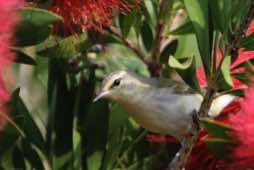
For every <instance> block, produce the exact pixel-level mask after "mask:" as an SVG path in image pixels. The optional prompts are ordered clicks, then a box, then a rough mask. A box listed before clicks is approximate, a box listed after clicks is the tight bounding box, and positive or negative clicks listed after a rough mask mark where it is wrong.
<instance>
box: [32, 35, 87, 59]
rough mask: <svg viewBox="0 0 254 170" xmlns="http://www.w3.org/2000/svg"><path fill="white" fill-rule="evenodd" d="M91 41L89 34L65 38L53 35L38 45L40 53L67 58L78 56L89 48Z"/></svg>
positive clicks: (37, 49) (41, 54) (37, 48)
mask: <svg viewBox="0 0 254 170" xmlns="http://www.w3.org/2000/svg"><path fill="white" fill-rule="evenodd" d="M90 46H91V43H90V42H89V41H88V39H87V35H86V34H85V33H84V34H80V35H72V36H69V37H66V38H64V39H58V38H56V37H51V38H50V39H48V40H47V41H45V42H44V43H41V44H39V45H37V46H36V51H37V53H38V55H40V56H45V57H51V58H58V57H59V58H65V59H69V58H71V57H74V56H77V55H78V54H80V53H82V52H83V51H85V50H87V49H88V48H89V47H90Z"/></svg>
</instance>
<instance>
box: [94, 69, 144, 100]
mask: <svg viewBox="0 0 254 170" xmlns="http://www.w3.org/2000/svg"><path fill="white" fill-rule="evenodd" d="M145 81H146V78H144V77H142V76H138V75H136V74H135V73H132V72H130V71H125V70H121V71H116V72H113V73H111V74H109V75H108V76H106V77H105V79H104V80H103V82H102V87H101V90H100V92H99V94H98V95H97V96H96V98H95V99H94V102H95V101H97V100H99V99H101V98H108V99H112V100H122V99H123V98H124V99H127V98H128V97H130V96H133V95H135V92H136V90H138V89H142V88H144V87H147V86H148V84H147V83H145ZM130 100H131V99H130Z"/></svg>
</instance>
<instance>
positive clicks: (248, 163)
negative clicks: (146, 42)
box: [186, 87, 254, 170]
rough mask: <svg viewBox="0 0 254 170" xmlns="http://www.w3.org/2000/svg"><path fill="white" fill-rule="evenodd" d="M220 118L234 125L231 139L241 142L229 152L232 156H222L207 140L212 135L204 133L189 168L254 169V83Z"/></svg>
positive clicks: (200, 169) (227, 123)
mask: <svg viewBox="0 0 254 170" xmlns="http://www.w3.org/2000/svg"><path fill="white" fill-rule="evenodd" d="M217 119H218V121H219V122H221V123H224V124H226V125H228V126H230V127H231V128H232V129H233V132H232V133H231V139H232V140H235V141H236V142H237V143H238V145H236V146H235V147H233V148H231V150H230V152H229V153H228V155H229V156H230V158H229V159H228V160H222V159H219V158H217V157H216V156H215V155H213V154H212V153H211V152H210V151H209V150H208V149H207V147H206V144H205V143H204V140H205V139H207V138H208V137H209V136H208V135H207V134H204V135H203V136H201V137H200V138H199V141H198V143H197V144H196V145H195V147H194V148H193V151H192V153H191V156H190V158H189V160H188V163H187V165H186V169H187V170H193V169H195V170H203V169H208V170H214V169H218V170H220V169H221V170H234V169H237V170H247V169H254V87H251V88H249V89H248V90H247V91H246V93H245V98H244V99H242V100H239V101H235V102H233V103H231V104H230V105H229V106H228V107H227V108H225V109H224V111H223V112H222V114H221V115H220V116H219V117H218V118H217Z"/></svg>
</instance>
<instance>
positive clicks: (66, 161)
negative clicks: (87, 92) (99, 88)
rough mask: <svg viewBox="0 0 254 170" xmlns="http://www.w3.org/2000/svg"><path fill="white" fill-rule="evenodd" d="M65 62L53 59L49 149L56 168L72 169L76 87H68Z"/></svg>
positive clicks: (51, 65) (48, 127) (49, 89)
mask: <svg viewBox="0 0 254 170" xmlns="http://www.w3.org/2000/svg"><path fill="white" fill-rule="evenodd" d="M65 67H66V61H65V59H63V58H51V59H50V61H49V76H48V106H49V117H48V121H47V134H46V142H47V151H48V152H49V153H50V156H51V158H52V160H51V161H52V162H53V163H52V164H53V165H52V166H53V169H58V168H63V169H68V168H72V160H73V159H72V147H73V141H72V137H73V107H74V101H75V100H74V99H75V98H74V95H75V90H74V88H73V87H68V84H67V81H68V80H67V77H68V76H67V75H68V74H67V71H66V69H65Z"/></svg>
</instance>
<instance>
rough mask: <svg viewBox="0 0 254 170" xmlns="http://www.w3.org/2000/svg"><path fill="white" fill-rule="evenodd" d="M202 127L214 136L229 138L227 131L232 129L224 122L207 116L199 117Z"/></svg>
mask: <svg viewBox="0 0 254 170" xmlns="http://www.w3.org/2000/svg"><path fill="white" fill-rule="evenodd" d="M201 123H202V125H203V126H204V128H205V129H206V130H207V131H208V133H209V134H211V135H212V136H213V137H215V138H222V139H230V136H229V132H231V131H232V129H231V128H230V127H228V126H226V125H224V124H221V123H218V122H215V121H213V120H211V119H208V118H203V119H201Z"/></svg>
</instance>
